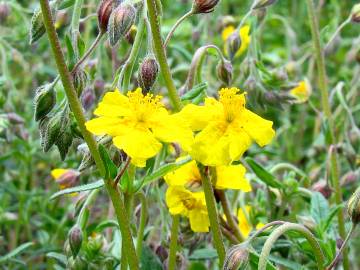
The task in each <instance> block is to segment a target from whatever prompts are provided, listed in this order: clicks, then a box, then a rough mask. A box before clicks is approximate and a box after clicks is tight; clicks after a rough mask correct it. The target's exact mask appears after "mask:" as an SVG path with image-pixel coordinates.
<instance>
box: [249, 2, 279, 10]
mask: <svg viewBox="0 0 360 270" xmlns="http://www.w3.org/2000/svg"><path fill="white" fill-rule="evenodd" d="M276 1H277V0H258V2H257V3H256V5H255V7H254V9H258V8H264V7H267V6H270V5H272V4H274V3H275V2H276Z"/></svg>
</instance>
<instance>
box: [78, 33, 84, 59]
mask: <svg viewBox="0 0 360 270" xmlns="http://www.w3.org/2000/svg"><path fill="white" fill-rule="evenodd" d="M77 48H78V53H79V57H80V58H81V57H82V56H83V55H84V53H85V42H84V40H83V39H82V38H81V36H80V35H78V36H77Z"/></svg>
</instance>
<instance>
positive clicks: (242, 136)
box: [228, 125, 252, 161]
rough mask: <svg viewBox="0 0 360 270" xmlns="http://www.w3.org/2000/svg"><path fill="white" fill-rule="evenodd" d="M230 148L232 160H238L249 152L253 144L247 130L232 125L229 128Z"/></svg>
mask: <svg viewBox="0 0 360 270" xmlns="http://www.w3.org/2000/svg"><path fill="white" fill-rule="evenodd" d="M228 133H229V139H230V147H229V155H230V160H231V161H235V160H238V159H239V158H240V157H241V156H242V155H243V154H244V153H245V151H247V150H248V149H249V147H250V145H251V143H252V139H251V138H250V136H249V134H247V133H246V132H245V130H243V129H241V128H237V127H235V126H234V125H230V126H229V128H228Z"/></svg>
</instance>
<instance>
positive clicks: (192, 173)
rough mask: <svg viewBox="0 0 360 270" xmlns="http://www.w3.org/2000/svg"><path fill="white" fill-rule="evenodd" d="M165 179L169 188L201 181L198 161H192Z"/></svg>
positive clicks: (167, 175)
mask: <svg viewBox="0 0 360 270" xmlns="http://www.w3.org/2000/svg"><path fill="white" fill-rule="evenodd" d="M164 179H165V181H166V183H167V184H168V185H169V186H185V185H186V184H187V183H188V182H190V181H193V180H201V176H200V172H199V169H198V167H197V165H196V161H195V160H192V161H190V162H188V163H186V164H184V165H183V166H181V167H180V168H179V169H177V170H175V171H172V172H170V173H168V174H166V175H165V176H164Z"/></svg>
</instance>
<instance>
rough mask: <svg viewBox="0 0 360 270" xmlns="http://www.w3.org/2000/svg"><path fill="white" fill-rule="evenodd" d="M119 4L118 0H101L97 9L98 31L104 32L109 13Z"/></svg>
mask: <svg viewBox="0 0 360 270" xmlns="http://www.w3.org/2000/svg"><path fill="white" fill-rule="evenodd" d="M119 4H120V1H119V0H102V1H101V3H100V5H99V8H98V10H97V16H98V24H99V29H100V32H102V33H105V32H106V30H107V28H108V23H109V19H110V15H111V13H112V11H113V10H114V8H115V7H117V6H118V5H119Z"/></svg>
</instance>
